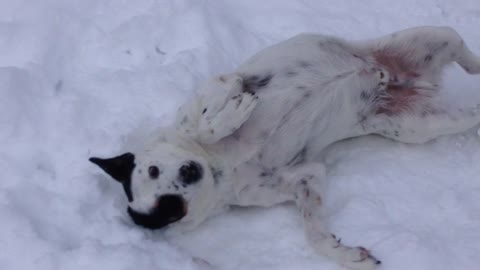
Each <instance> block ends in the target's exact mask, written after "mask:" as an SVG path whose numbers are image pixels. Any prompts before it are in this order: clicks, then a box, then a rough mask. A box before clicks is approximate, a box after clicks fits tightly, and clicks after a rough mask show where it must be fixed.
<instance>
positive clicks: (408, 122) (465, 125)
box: [359, 104, 480, 143]
mask: <svg viewBox="0 0 480 270" xmlns="http://www.w3.org/2000/svg"><path fill="white" fill-rule="evenodd" d="M479 124H480V104H479V105H477V106H476V107H474V108H469V109H457V110H453V111H437V112H435V113H430V114H424V115H420V114H414V113H403V114H401V115H395V116H389V115H386V114H378V115H372V116H370V117H368V118H366V119H365V120H364V121H363V122H362V123H359V126H360V127H359V128H360V129H362V130H363V131H364V133H365V134H371V133H373V134H378V135H382V136H384V137H387V138H390V139H393V140H396V141H400V142H405V143H424V142H427V141H429V140H431V139H434V138H436V137H438V136H441V135H448V134H455V133H460V132H464V131H466V130H468V129H470V128H473V127H475V126H477V125H479Z"/></svg>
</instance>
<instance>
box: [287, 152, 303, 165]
mask: <svg viewBox="0 0 480 270" xmlns="http://www.w3.org/2000/svg"><path fill="white" fill-rule="evenodd" d="M306 157H307V147H303V148H302V149H301V150H300V151H298V153H297V154H295V156H294V157H293V158H292V159H291V160H290V161H288V162H287V166H296V165H298V164H301V163H303V162H305V158H306Z"/></svg>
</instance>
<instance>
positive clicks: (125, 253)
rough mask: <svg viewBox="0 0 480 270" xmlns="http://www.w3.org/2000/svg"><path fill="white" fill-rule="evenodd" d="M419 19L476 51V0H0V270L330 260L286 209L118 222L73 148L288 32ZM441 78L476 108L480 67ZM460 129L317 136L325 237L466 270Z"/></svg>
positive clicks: (171, 101) (470, 266)
mask: <svg viewBox="0 0 480 270" xmlns="http://www.w3.org/2000/svg"><path fill="white" fill-rule="evenodd" d="M417 25H448V26H452V27H454V28H455V29H456V30H457V31H458V32H459V33H460V34H461V35H462V36H463V37H464V39H465V40H466V42H467V44H468V45H469V46H470V47H471V49H472V50H473V51H475V52H477V53H479V54H480V32H479V31H478V26H479V25H480V2H479V1H478V0H462V1H456V0H422V1H418V0H404V1H393V0H392V1H386V0H368V1H367V0H366V1H357V0H336V1H327V0H303V1H300V0H299V1H290V0H262V1H257V0H242V1H237V0H218V1H213V0H210V1H209V0H175V1H174V0H171V1H169V0H158V1H154V0H142V1H140V0H137V1H128V0H105V1H98V0H82V1H65V0H42V1H36V0H30V1H20V0H18V1H12V0H0V51H1V52H2V54H1V57H0V143H1V152H0V171H1V172H2V173H1V175H2V177H1V180H0V217H1V222H0V247H1V248H0V269H2V270H30V269H32V270H33V269H35V270H56V269H58V270H80V269H81V270H84V269H99V270H100V269H101V270H127V269H135V270H137V269H142V270H150V269H152V270H153V269H158V270H168V269H204V268H208V267H207V266H208V264H207V263H206V262H205V261H203V260H206V261H208V262H209V263H210V264H211V265H214V266H216V268H217V269H227V270H230V269H305V270H307V269H330V270H336V269H338V270H340V269H343V268H342V267H340V266H337V265H335V264H334V263H332V262H331V261H329V260H328V259H325V258H323V257H320V256H317V255H315V254H314V253H313V252H312V250H311V249H310V247H309V246H308V245H307V243H306V241H305V239H304V235H303V230H302V227H301V219H300V218H299V216H298V214H297V212H296V211H295V209H294V207H293V206H292V205H282V206H278V207H274V208H270V209H258V208H257V209H255V208H249V209H233V210H232V211H231V212H229V213H228V214H226V215H223V216H220V217H218V218H214V219H211V220H209V221H207V222H206V223H205V224H203V225H202V226H201V227H200V228H198V229H197V230H194V231H192V232H189V233H185V234H178V233H175V232H169V231H168V230H167V231H166V232H165V231H155V232H152V231H148V230H144V229H141V228H139V227H137V226H134V225H133V224H132V221H131V220H130V219H129V217H128V216H127V213H126V211H125V210H126V203H127V201H126V198H125V195H124V194H123V191H122V189H121V186H120V185H118V184H117V183H115V182H114V181H112V180H111V179H109V178H108V177H107V176H106V175H105V174H104V173H102V172H101V171H100V170H99V169H98V168H97V167H95V166H94V165H93V164H90V163H89V162H88V161H87V159H88V157H90V156H91V155H99V156H111V155H115V154H120V153H121V151H122V148H123V147H124V146H123V145H124V143H125V141H126V140H127V138H128V136H129V135H130V134H131V133H132V132H134V131H135V130H136V129H137V128H138V127H139V126H146V127H152V128H153V127H158V126H164V125H168V124H170V123H171V122H172V120H173V117H174V112H175V110H176V108H177V107H178V106H179V105H180V104H181V103H182V102H184V101H185V100H186V99H187V98H188V97H189V96H190V95H191V94H192V93H193V92H194V91H195V87H196V86H197V85H198V84H199V83H200V82H201V81H202V80H205V79H206V78H207V77H208V76H211V75H213V74H217V73H224V72H230V71H232V70H233V69H234V68H235V67H236V66H237V65H239V64H240V63H242V62H243V61H244V60H246V59H247V58H248V57H249V56H251V55H252V54H253V53H255V52H257V51H258V50H260V49H262V48H264V47H266V46H268V45H270V44H273V43H275V42H279V41H281V40H284V39H286V38H289V37H291V36H293V35H295V34H297V33H300V32H305V31H310V32H321V33H325V34H334V35H339V36H342V37H346V38H351V39H361V38H370V37H376V36H379V35H382V34H386V33H389V32H392V31H396V30H400V29H403V28H407V27H412V26H417ZM445 85H446V87H445V88H446V89H445V91H444V93H443V94H444V95H445V97H446V100H447V101H449V102H450V103H452V104H454V105H458V106H463V105H472V104H473V103H475V102H478V101H480V89H479V88H480V86H479V85H480V76H477V77H473V76H468V75H466V74H465V73H464V72H463V71H460V69H459V68H458V67H457V66H453V67H452V68H450V69H449V70H448V72H447V73H446V76H445ZM476 132H477V131H476V130H471V131H468V132H465V133H464V134H459V135H454V136H446V137H442V138H439V139H437V140H435V141H432V142H429V143H427V144H424V145H405V144H401V143H397V142H393V141H390V140H387V139H383V138H380V137H374V136H369V137H363V138H358V139H352V140H349V141H345V142H341V143H338V144H336V145H333V146H332V147H330V148H329V151H328V155H327V161H328V175H329V179H330V186H329V190H328V191H327V194H328V197H327V198H326V200H325V204H326V211H327V213H328V220H327V222H328V224H329V225H330V227H331V228H332V231H333V232H335V233H336V234H337V235H338V236H341V237H342V239H343V241H344V242H345V243H346V244H349V245H365V246H366V247H367V248H369V249H371V250H372V252H373V253H374V254H375V255H376V256H378V257H379V258H380V259H381V260H382V261H383V264H382V267H381V269H385V270H387V269H388V270H405V269H409V270H429V269H434V270H450V269H461V270H463V269H465V270H474V269H479V268H478V267H479V265H480V257H479V254H480V200H479V197H480V177H479V175H480V164H479V162H480V140H479V137H478V135H477V134H476ZM193 257H196V258H202V259H203V260H201V259H192V258H193Z"/></svg>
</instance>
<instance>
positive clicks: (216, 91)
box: [176, 74, 258, 144]
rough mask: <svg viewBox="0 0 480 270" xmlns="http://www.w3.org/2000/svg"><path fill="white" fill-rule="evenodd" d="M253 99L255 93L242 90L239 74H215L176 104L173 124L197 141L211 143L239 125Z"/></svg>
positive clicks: (253, 106) (247, 116) (248, 110)
mask: <svg viewBox="0 0 480 270" xmlns="http://www.w3.org/2000/svg"><path fill="white" fill-rule="evenodd" d="M257 102H258V96H257V95H256V94H255V93H252V92H248V91H244V87H243V79H242V78H241V77H240V76H238V75H236V74H229V75H221V76H217V77H214V78H212V79H210V80H209V81H207V82H206V83H205V84H204V86H203V87H202V89H201V93H200V95H199V96H196V97H195V98H194V99H192V100H191V101H190V102H188V103H186V104H185V105H183V106H181V107H180V109H179V110H178V114H177V122H176V127H177V130H179V131H181V132H182V133H183V134H185V135H187V136H188V137H190V138H192V139H194V140H197V141H198V142H199V143H202V144H214V143H216V142H218V141H219V140H221V139H223V138H225V137H227V136H229V135H231V134H232V133H233V132H235V131H236V130H237V129H238V128H240V126H241V125H242V124H243V123H244V122H245V121H247V119H248V118H249V117H250V115H251V113H252V112H253V110H254V109H255V106H256V104H257Z"/></svg>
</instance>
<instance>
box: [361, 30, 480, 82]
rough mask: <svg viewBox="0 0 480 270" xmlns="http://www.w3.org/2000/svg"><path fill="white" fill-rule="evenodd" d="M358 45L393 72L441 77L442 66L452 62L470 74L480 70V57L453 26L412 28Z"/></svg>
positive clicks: (415, 75) (414, 75)
mask: <svg viewBox="0 0 480 270" xmlns="http://www.w3.org/2000/svg"><path fill="white" fill-rule="evenodd" d="M357 45H358V47H359V48H360V49H361V51H362V53H363V54H365V55H369V56H372V57H373V58H374V60H375V62H377V63H379V64H380V65H382V66H384V67H386V68H387V69H388V71H389V72H390V73H391V74H397V75H400V74H403V75H405V76H409V77H413V78H415V77H422V76H426V77H430V78H431V79H438V78H439V77H438V76H440V75H441V74H440V72H441V70H442V69H443V67H444V66H445V65H447V64H449V63H452V62H457V63H458V64H459V65H460V66H461V67H462V68H463V69H464V70H465V71H466V72H468V73H470V74H479V73H480V57H478V56H476V55H475V54H474V53H473V52H472V51H470V49H468V47H467V46H466V44H465V42H464V41H463V39H462V37H461V36H460V35H459V34H458V33H457V32H456V31H455V30H454V29H452V28H450V27H433V26H424V27H416V28H410V29H406V30H403V31H399V32H395V33H392V34H390V35H387V36H384V37H381V38H379V39H374V40H369V41H366V42H360V43H358V44H357ZM432 77H433V78H432ZM392 79H393V78H392Z"/></svg>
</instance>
